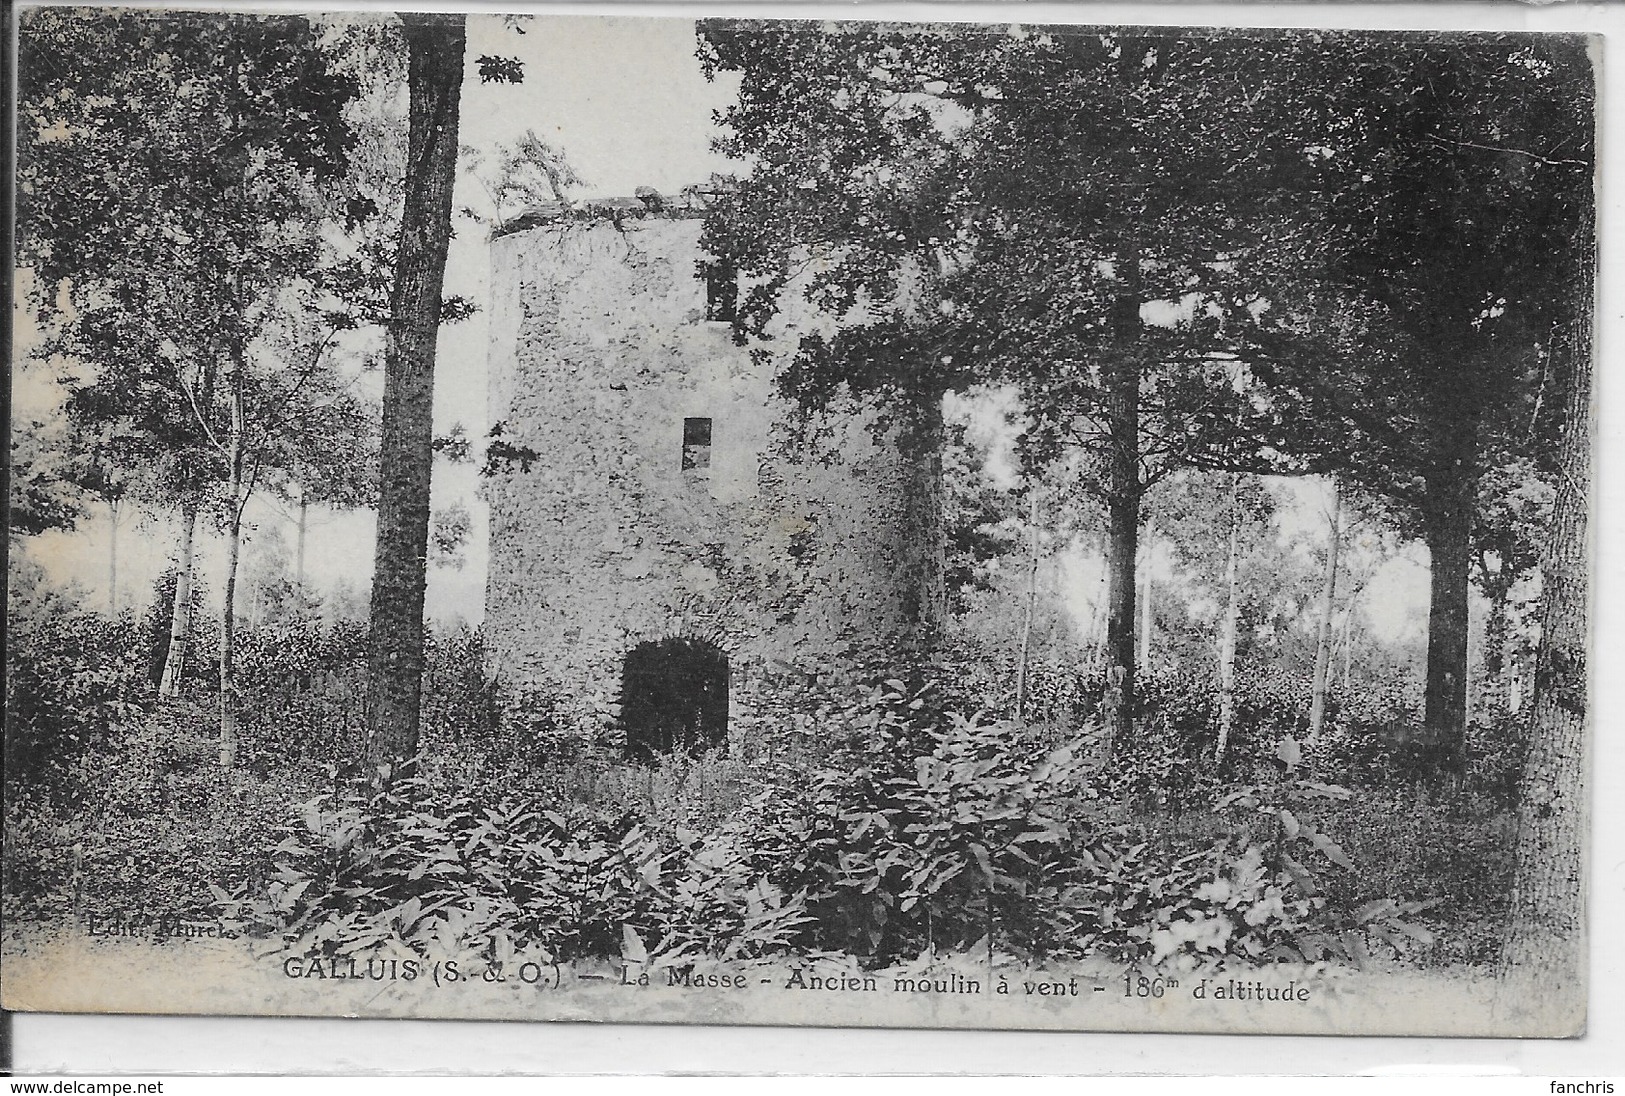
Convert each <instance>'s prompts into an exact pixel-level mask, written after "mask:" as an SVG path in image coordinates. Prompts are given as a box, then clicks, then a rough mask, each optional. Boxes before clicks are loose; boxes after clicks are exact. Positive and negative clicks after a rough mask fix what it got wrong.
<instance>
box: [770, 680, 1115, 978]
mask: <svg viewBox="0 0 1625 1096" xmlns="http://www.w3.org/2000/svg"><path fill="white" fill-rule="evenodd" d="M831 730H832V731H833V732H834V733H835V734H837V735H842V736H844V737H845V741H844V743H843V745H842V748H840V749H839V750H838V751H837V752H836V754H835V756H834V758H832V765H831V767H829V768H825V769H823V770H821V771H819V772H817V773H815V774H814V775H813V777H812V779H811V780H810V781H809V782H808V791H807V792H806V793H805V794H802V795H796V794H794V793H793V792H792V791H789V790H786V792H784V793H781V795H779V796H776V797H775V796H770V797H768V799H767V800H766V801H759V802H758V804H757V810H758V811H763V810H765V811H767V812H769V813H768V814H767V816H766V817H762V818H760V824H759V825H758V826H757V829H758V832H760V833H762V835H763V836H762V841H763V849H762V852H763V853H765V854H766V855H765V856H763V857H759V858H758V863H761V864H762V865H763V867H765V868H771V869H772V870H774V872H775V877H776V878H781V879H782V880H783V881H784V882H785V885H787V886H790V887H793V888H795V889H797V890H805V891H806V892H807V893H808V895H809V902H810V905H809V909H810V912H811V913H812V914H813V916H814V918H815V922H816V928H815V930H814V932H815V935H814V943H815V944H816V945H817V946H819V947H824V948H829V949H831V950H845V951H853V952H857V953H859V954H863V955H866V956H870V957H873V958H874V959H876V960H883V959H889V958H891V957H893V956H896V955H899V954H904V953H907V952H911V951H917V950H919V948H920V947H940V948H947V949H951V948H956V947H963V946H965V945H966V944H968V943H970V942H971V941H973V940H976V939H978V938H981V937H983V936H987V935H989V933H990V931H991V930H993V929H995V928H999V931H1002V932H1003V933H1004V934H1005V935H1007V936H1013V937H1016V938H1018V939H1022V940H1030V939H1032V938H1033V937H1034V936H1035V935H1038V934H1042V932H1043V931H1044V930H1043V925H1042V922H1041V918H1038V917H1036V916H1035V914H1037V913H1038V912H1039V911H1038V910H1037V909H1036V908H1035V905H1034V902H1033V897H1034V895H1033V891H1034V888H1035V887H1042V886H1043V885H1044V884H1045V881H1046V876H1047V874H1048V871H1049V866H1050V865H1051V864H1052V863H1053V862H1054V861H1055V850H1056V849H1057V848H1060V847H1063V846H1064V845H1066V843H1067V842H1068V841H1070V839H1071V834H1070V831H1069V828H1068V824H1067V823H1066V821H1065V819H1064V817H1063V811H1064V807H1065V804H1066V802H1067V801H1068V800H1069V799H1070V798H1071V797H1073V796H1076V795H1081V794H1083V792H1082V789H1081V787H1080V785H1079V783H1078V778H1079V776H1080V774H1081V771H1082V765H1081V762H1080V761H1079V760H1078V758H1077V757H1076V755H1075V753H1074V751H1073V750H1072V749H1071V748H1070V747H1068V746H1064V745H1061V746H1052V747H1050V748H1047V749H1046V748H1043V747H1041V746H1039V745H1038V744H1037V743H1034V742H1032V741H1030V740H1023V739H1022V738H1021V736H1020V735H1019V734H1018V729H1017V728H1015V727H1014V726H1012V725H1010V724H1007V723H1001V722H991V721H987V720H985V719H983V718H982V717H980V716H970V717H965V716H962V715H959V714H957V713H952V712H947V711H944V710H942V708H941V707H940V704H939V698H938V696H937V695H936V693H935V690H933V689H930V688H929V687H927V688H924V689H920V690H914V691H911V690H909V689H907V688H906V687H905V685H904V683H903V682H902V681H901V680H897V679H893V680H890V681H887V682H885V683H883V684H881V685H878V686H875V687H873V688H871V689H866V690H860V691H859V694H858V695H857V696H856V697H855V699H854V700H853V701H852V703H851V704H850V705H849V706H848V707H847V708H846V710H845V711H844V712H842V713H840V718H839V720H838V722H837V724H836V726H834V727H832V728H831ZM1029 751H1030V752H1029ZM783 806H789V808H790V809H789V810H788V811H786V810H783V809H778V810H776V811H775V808H782V807H783ZM775 861H777V864H776V865H775V864H774V862H775Z"/></svg>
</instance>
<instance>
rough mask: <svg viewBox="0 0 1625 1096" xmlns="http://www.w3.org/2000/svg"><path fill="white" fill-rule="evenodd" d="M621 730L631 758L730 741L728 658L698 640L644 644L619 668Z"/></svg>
mask: <svg viewBox="0 0 1625 1096" xmlns="http://www.w3.org/2000/svg"><path fill="white" fill-rule="evenodd" d="M621 726H622V727H624V728H625V729H626V752H627V753H628V754H630V755H632V756H633V757H641V758H645V759H649V758H653V757H654V756H655V755H656V754H663V753H671V752H672V751H673V750H679V749H681V750H685V751H688V752H690V753H699V752H701V751H703V750H708V749H712V748H715V747H726V746H727V742H728V656H727V655H725V654H723V653H722V652H721V651H720V650H718V649H717V648H716V647H714V646H712V645H711V644H709V643H706V642H705V641H703V640H698V639H682V638H673V639H662V640H657V641H651V642H648V643H640V644H638V645H637V646H636V647H633V648H632V649H631V650H630V651H628V652H627V655H626V662H625V664H624V665H623V667H622V670H621Z"/></svg>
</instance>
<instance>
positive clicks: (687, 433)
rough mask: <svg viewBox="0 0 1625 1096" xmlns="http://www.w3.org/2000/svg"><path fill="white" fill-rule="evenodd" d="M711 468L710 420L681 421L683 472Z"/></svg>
mask: <svg viewBox="0 0 1625 1096" xmlns="http://www.w3.org/2000/svg"><path fill="white" fill-rule="evenodd" d="M710 467H711V420H710V419H684V420H683V471H685V472H689V471H701V470H704V469H707V468H710Z"/></svg>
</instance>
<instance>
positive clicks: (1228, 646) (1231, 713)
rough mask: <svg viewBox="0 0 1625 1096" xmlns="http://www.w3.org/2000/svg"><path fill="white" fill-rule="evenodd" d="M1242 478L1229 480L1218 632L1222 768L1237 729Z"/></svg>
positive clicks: (1218, 761) (1216, 759) (1217, 751)
mask: <svg viewBox="0 0 1625 1096" xmlns="http://www.w3.org/2000/svg"><path fill="white" fill-rule="evenodd" d="M1240 485H1241V477H1240V476H1232V477H1231V480H1230V544H1229V547H1228V549H1227V550H1226V552H1225V559H1224V588H1225V595H1224V621H1223V623H1222V624H1221V625H1220V628H1219V741H1218V744H1217V745H1216V746H1215V747H1214V749H1213V763H1214V764H1215V765H1222V764H1224V755H1225V751H1226V750H1228V749H1229V748H1230V735H1231V732H1232V731H1233V730H1234V729H1235V725H1236V632H1237V630H1238V627H1239V624H1240V620H1241V597H1240V584H1239V583H1238V582H1237V571H1238V570H1239V566H1238V564H1239V557H1240V547H1241V486H1240Z"/></svg>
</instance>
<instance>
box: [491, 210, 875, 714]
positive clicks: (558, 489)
mask: <svg viewBox="0 0 1625 1096" xmlns="http://www.w3.org/2000/svg"><path fill="white" fill-rule="evenodd" d="M699 232H700V222H699V220H698V219H697V218H680V217H679V218H665V217H650V218H647V219H638V220H629V221H627V222H625V223H624V224H623V225H621V226H619V227H617V226H615V225H612V224H607V223H603V222H584V221H562V222H558V223H554V224H550V225H543V226H540V227H536V228H532V229H529V230H527V231H523V232H518V233H514V234H512V235H508V236H504V237H500V238H498V239H497V240H495V241H494V242H493V245H492V273H491V286H492V294H493V299H492V307H491V328H490V329H491V355H490V381H489V388H490V414H491V421H492V423H493V424H497V425H499V426H500V428H501V430H502V436H503V438H504V439H505V440H506V441H508V442H509V443H511V444H513V445H515V446H519V447H526V448H529V449H532V450H535V451H536V453H537V454H538V455H539V456H538V458H537V459H536V460H535V461H534V462H533V463H532V465H531V467H530V468H529V469H528V470H525V469H522V468H520V467H518V466H517V465H515V466H513V467H511V468H509V469H508V470H506V471H504V472H502V473H500V474H498V475H495V476H493V477H492V478H491V479H490V480H489V481H488V483H487V490H488V498H489V502H490V512H491V519H490V520H491V563H490V572H489V578H488V585H487V593H486V631H487V635H488V640H489V645H490V649H491V650H492V651H493V652H494V655H495V659H496V664H497V665H496V668H497V670H498V671H499V672H500V673H502V674H503V675H504V676H505V677H506V678H507V679H509V680H528V681H546V682H551V683H552V684H554V685H556V686H557V687H558V688H559V690H560V691H561V693H562V694H563V695H564V696H566V697H568V698H570V699H572V700H573V701H575V702H577V703H579V704H580V705H581V706H582V707H583V708H587V707H590V706H592V705H594V704H598V705H607V704H613V703H614V702H615V700H616V698H617V696H618V693H619V688H620V675H621V668H622V663H623V659H624V658H625V656H626V654H627V652H628V651H629V650H631V648H632V647H633V646H635V645H636V644H638V643H640V642H643V641H646V640H657V639H663V638H668V637H677V636H681V637H687V638H691V639H702V640H706V641H708V642H711V643H713V644H715V645H716V646H717V647H719V648H721V649H722V650H723V651H725V652H727V654H728V656H729V660H730V667H729V669H730V683H731V687H732V688H731V691H732V692H733V693H734V694H735V695H734V697H733V700H732V705H731V706H732V710H733V712H734V714H735V715H736V716H737V715H741V714H744V711H745V709H747V708H748V704H749V700H748V697H749V691H750V690H749V686H750V682H751V680H752V677H753V675H755V674H757V673H759V671H760V669H761V667H762V666H763V665H765V664H766V663H767V662H768V660H779V661H782V662H789V663H792V664H797V665H801V666H808V665H816V664H818V663H820V662H823V663H829V662H838V661H839V660H840V659H841V658H843V656H844V655H845V654H846V653H847V652H848V651H849V650H850V649H851V648H852V647H853V646H854V645H865V646H868V645H872V644H874V643H876V642H885V641H887V640H888V639H889V638H892V637H895V636H896V635H898V634H899V633H900V631H901V628H902V621H903V611H904V608H903V607H904V603H905V598H904V591H903V590H902V589H901V588H900V585H901V584H900V581H899V571H898V568H897V567H896V566H895V563H896V560H897V559H898V558H899V557H898V548H899V544H900V540H899V538H900V536H901V535H902V531H901V529H900V527H899V521H898V515H899V514H900V513H901V507H900V492H901V490H902V486H903V464H902V462H901V461H900V459H899V457H898V454H897V452H896V450H895V448H894V447H892V446H891V445H890V444H888V442H887V440H886V438H885V437H884V436H877V434H876V432H875V431H874V430H872V429H871V427H870V422H871V421H872V420H871V419H870V418H867V417H865V416H863V415H858V414H854V415H852V416H844V415H834V416H826V417H825V419H824V420H823V422H822V423H821V424H820V426H821V429H820V430H819V431H817V433H818V435H819V441H818V443H817V444H816V445H815V446H813V447H811V448H805V449H804V448H801V447H802V446H807V445H808V444H809V443H807V442H806V441H805V440H800V441H798V440H796V439H797V438H798V437H803V436H804V435H805V431H797V430H794V429H792V428H791V424H792V416H793V412H792V409H791V408H790V407H789V406H788V405H787V404H786V403H785V402H784V401H782V400H780V399H779V398H778V397H777V396H776V395H775V394H774V388H773V379H772V376H771V373H772V368H773V367H772V366H771V365H766V366H763V365H758V364H755V363H753V362H752V359H751V356H750V354H749V352H748V351H747V350H746V349H744V348H741V347H738V346H735V345H734V344H733V342H732V339H731V337H730V332H729V329H728V327H727V325H726V324H722V323H712V322H708V321H707V320H706V319H705V303H706V302H705V285H704V282H703V281H702V280H701V278H700V277H699V276H698V271H697V266H696V264H697V261H698V259H699V258H700V251H699V245H698V240H699ZM785 322H786V323H788V324H794V323H795V322H796V317H795V316H793V315H792V316H790V317H787V318H786V321H785ZM784 335H785V337H783V338H781V339H780V340H779V341H780V342H781V343H782V344H784V345H785V346H786V348H787V349H788V348H792V347H793V345H794V338H793V333H791V332H788V331H786V332H785V333H784ZM699 417H704V418H709V419H710V420H711V422H712V438H711V449H710V461H711V463H710V467H709V469H705V470H698V469H690V470H684V469H683V468H682V467H681V465H682V452H683V440H684V439H683V420H684V419H685V418H699Z"/></svg>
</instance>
